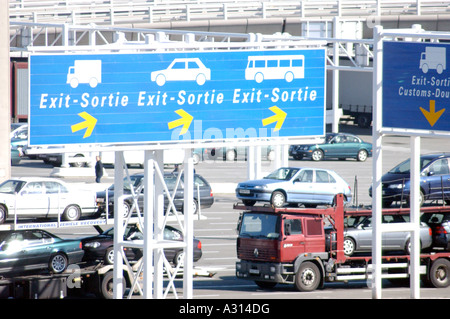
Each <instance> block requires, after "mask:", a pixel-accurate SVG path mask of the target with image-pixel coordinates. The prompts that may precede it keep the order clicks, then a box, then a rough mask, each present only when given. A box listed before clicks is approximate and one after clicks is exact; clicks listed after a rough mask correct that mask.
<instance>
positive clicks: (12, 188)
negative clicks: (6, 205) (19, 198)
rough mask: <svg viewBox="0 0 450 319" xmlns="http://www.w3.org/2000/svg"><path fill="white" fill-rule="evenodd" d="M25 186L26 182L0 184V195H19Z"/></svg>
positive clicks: (13, 181) (9, 181)
mask: <svg viewBox="0 0 450 319" xmlns="http://www.w3.org/2000/svg"><path fill="white" fill-rule="evenodd" d="M25 184H26V182H24V181H17V180H8V181H6V182H4V183H2V184H0V193H4V194H14V193H18V192H19V191H20V190H21V189H22V187H23V186H24V185H25Z"/></svg>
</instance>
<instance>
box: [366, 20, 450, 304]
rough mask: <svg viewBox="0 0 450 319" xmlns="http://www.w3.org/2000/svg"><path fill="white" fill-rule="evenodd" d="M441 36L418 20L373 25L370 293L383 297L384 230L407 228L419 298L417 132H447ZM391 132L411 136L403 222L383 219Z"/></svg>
mask: <svg viewBox="0 0 450 319" xmlns="http://www.w3.org/2000/svg"><path fill="white" fill-rule="evenodd" d="M399 39H402V41H400V40H399ZM424 39H427V40H431V41H423V40H424ZM440 39H446V40H449V39H450V33H442V32H425V31H424V30H422V29H421V27H420V26H419V25H413V26H412V28H411V29H407V30H400V29H395V30H383V28H382V27H381V26H376V27H375V29H374V73H373V92H374V94H373V106H374V108H373V110H374V114H373V149H374V152H373V158H374V161H373V185H372V189H373V191H372V194H373V195H372V197H373V199H372V209H373V213H372V214H373V217H372V220H374V221H375V223H374V231H373V238H372V240H373V243H374V245H373V249H372V256H373V266H374V268H373V287H372V289H373V290H372V296H373V298H381V279H382V278H383V274H382V268H383V265H382V260H383V259H382V251H381V247H382V241H381V238H382V234H383V233H384V232H400V231H403V232H404V231H407V232H411V256H410V265H409V271H410V272H409V273H410V284H411V286H410V287H411V298H420V205H421V202H420V137H421V136H428V137H438V136H440V137H442V136H444V137H448V136H450V121H449V118H448V117H449V115H450V114H449V113H450V112H446V111H445V105H446V103H447V99H448V97H447V98H446V96H448V91H446V85H442V83H446V81H447V79H448V77H449V73H450V72H449V71H447V68H446V62H447V61H448V60H449V59H448V58H447V57H448V56H449V55H447V51H448V52H449V54H450V46H448V45H447V44H441V43H439V40H440ZM447 49H448V50H447ZM389 134H396V135H404V136H409V137H410V148H411V161H410V176H411V178H410V194H409V196H410V197H409V202H410V207H411V209H410V222H409V223H402V224H401V225H400V224H382V202H383V201H382V196H383V194H382V137H383V135H389ZM403 186H404V185H403Z"/></svg>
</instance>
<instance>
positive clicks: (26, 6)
mask: <svg viewBox="0 0 450 319" xmlns="http://www.w3.org/2000/svg"><path fill="white" fill-rule="evenodd" d="M9 10H10V18H11V20H14V21H27V22H44V23H45V22H52V23H56V22H58V23H73V24H89V23H96V24H108V25H114V24H123V23H144V22H170V21H193V20H211V19H222V20H227V19H238V18H276V17H283V18H286V17H303V18H308V17H312V18H317V17H321V18H332V17H334V16H338V17H367V16H371V15H376V16H382V15H431V14H432V15H436V14H438V13H439V14H444V13H450V2H449V1H435V0H329V1H328V0H303V1H302V0H298V1H275V0H259V1H255V0H239V1H237V0H222V1H220V2H218V1H213V0H201V1H200V0H197V1H195V0H184V1H183V0H173V1H170V0H168V1H162V0H133V1H130V0H58V1H51V0H41V1H38V0H10V5H9Z"/></svg>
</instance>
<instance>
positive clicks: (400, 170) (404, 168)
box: [389, 158, 433, 174]
mask: <svg viewBox="0 0 450 319" xmlns="http://www.w3.org/2000/svg"><path fill="white" fill-rule="evenodd" d="M432 160H433V159H429V158H421V159H420V170H422V169H423V168H424V167H425V166H427V165H428V164H429V163H430V162H431V161H432ZM410 167H411V160H409V159H407V160H406V161H404V162H402V163H400V164H398V165H397V166H395V167H394V168H393V169H391V170H390V171H389V173H391V174H409V172H410Z"/></svg>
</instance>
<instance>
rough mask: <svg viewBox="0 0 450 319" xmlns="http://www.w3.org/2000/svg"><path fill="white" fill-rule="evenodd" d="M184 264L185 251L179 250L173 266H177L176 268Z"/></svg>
mask: <svg viewBox="0 0 450 319" xmlns="http://www.w3.org/2000/svg"><path fill="white" fill-rule="evenodd" d="M183 262H184V252H183V250H179V251H178V252H177V253H176V254H175V257H173V264H174V265H175V267H177V266H178V265H180V266H182V265H183Z"/></svg>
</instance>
